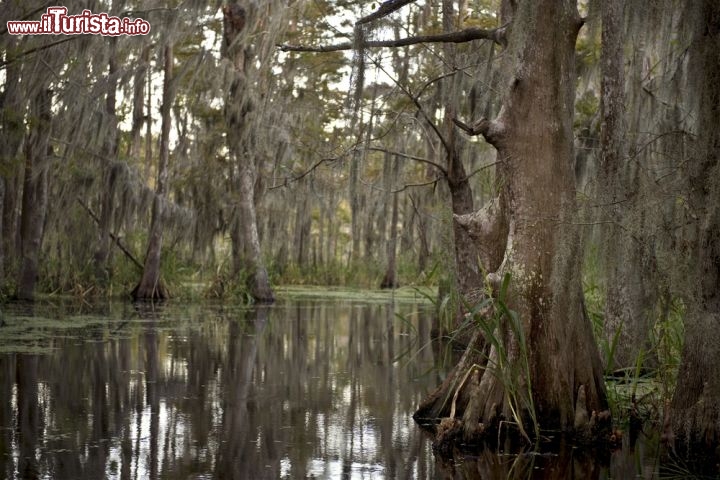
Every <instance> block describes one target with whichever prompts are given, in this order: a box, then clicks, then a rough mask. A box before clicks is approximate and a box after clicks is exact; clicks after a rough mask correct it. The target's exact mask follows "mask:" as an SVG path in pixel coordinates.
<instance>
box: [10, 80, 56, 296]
mask: <svg viewBox="0 0 720 480" xmlns="http://www.w3.org/2000/svg"><path fill="white" fill-rule="evenodd" d="M51 106H52V91H51V90H48V89H46V88H41V89H40V90H39V91H38V93H37V94H36V95H35V97H34V98H33V100H32V108H31V115H32V118H33V119H34V120H35V123H34V124H33V125H32V126H31V128H30V133H29V135H28V138H27V140H26V143H25V176H24V184H23V196H22V217H21V223H20V235H21V238H22V241H21V261H20V272H19V276H18V283H17V297H18V298H19V299H22V300H32V299H33V297H34V294H35V284H36V282H37V278H38V274H39V262H40V249H41V247H42V238H43V228H44V224H45V215H46V212H47V171H48V164H49V160H48V158H47V157H48V154H51V153H52V152H51V150H50V131H51V115H52V113H51Z"/></svg>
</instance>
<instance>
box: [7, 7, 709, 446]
mask: <svg viewBox="0 0 720 480" xmlns="http://www.w3.org/2000/svg"><path fill="white" fill-rule="evenodd" d="M530 3H532V2H515V1H510V0H508V1H493V0H442V1H440V0H438V1H424V2H423V1H418V2H408V1H397V0H395V1H391V2H385V3H384V4H383V5H385V6H392V5H402V6H403V7H404V8H393V9H392V10H389V11H388V12H387V13H383V14H382V15H377V16H375V17H373V12H382V8H380V9H379V10H378V8H379V7H380V4H378V3H373V2H364V1H342V0H338V1H324V0H311V1H302V0H296V1H291V0H286V1H281V0H269V1H261V2H256V1H252V0H247V1H243V2H239V3H236V4H233V5H230V6H223V5H222V3H221V2H217V1H214V2H202V1H197V0H189V1H182V2H180V1H169V2H164V3H162V2H156V4H153V6H152V8H149V7H148V6H147V4H146V2H136V1H132V0H115V1H99V0H98V1H70V2H67V3H66V4H65V6H67V7H68V10H69V11H70V12H71V13H73V12H76V13H79V12H80V11H81V10H82V9H84V8H88V9H90V10H91V11H92V12H94V13H95V12H108V13H110V14H112V15H117V16H120V17H123V16H131V17H139V18H143V19H145V20H147V21H148V22H150V24H151V25H152V30H151V32H150V34H149V35H144V36H121V37H115V38H109V37H100V36H82V35H78V36H42V35H41V36H27V35H26V36H13V35H9V34H8V32H7V29H5V27H4V25H5V24H6V22H7V21H8V20H22V19H28V20H36V19H39V17H40V15H41V14H42V13H44V12H45V9H46V8H47V6H48V4H47V3H46V2H41V1H36V2H20V1H13V0H11V1H7V0H6V1H4V2H3V3H2V7H1V8H0V12H1V16H2V25H3V27H2V28H3V31H2V34H1V35H0V42H1V43H0V51H2V64H1V67H0V68H1V70H0V78H2V96H1V97H0V105H1V110H0V111H1V118H0V124H1V130H0V137H2V138H0V148H1V149H2V150H1V151H0V155H1V156H2V161H1V163H0V209H1V213H2V217H1V218H2V221H1V222H0V227H1V232H0V238H1V239H2V241H1V242H0V287H1V289H2V294H3V296H7V297H17V298H20V299H32V298H33V297H35V296H36V295H37V294H40V293H43V294H48V293H49V294H59V293H68V294H72V295H77V296H80V297H87V296H106V295H110V296H118V295H127V294H129V293H131V292H132V295H133V296H134V297H136V298H165V297H168V296H176V297H177V296H188V297H223V298H227V297H230V298H248V299H250V298H254V299H255V300H257V301H270V300H272V299H273V297H274V294H273V291H272V287H271V285H277V284H298V283H305V284H322V285H352V286H362V287H381V286H382V287H393V288H394V287H397V286H399V285H433V286H439V287H440V288H439V291H440V295H439V299H438V304H439V305H443V306H446V307H447V310H448V311H449V313H448V314H447V315H444V316H443V318H444V319H445V321H446V325H443V326H441V327H442V328H445V329H447V330H452V329H453V328H455V327H457V326H458V322H460V321H461V314H462V312H464V311H467V310H468V309H471V307H472V305H474V304H475V303H474V302H478V301H480V299H482V298H485V297H486V294H488V292H490V293H492V292H495V293H497V290H498V288H499V284H500V283H502V275H501V276H500V277H499V278H498V274H501V273H508V271H509V270H512V268H510V269H508V268H507V265H508V262H510V263H512V262H513V261H519V260H518V259H525V260H526V262H530V261H531V260H530V253H528V252H529V250H527V249H526V250H521V249H520V247H521V246H522V245H525V243H523V242H524V241H526V240H528V239H532V238H534V236H536V237H537V238H545V237H546V236H548V235H551V234H552V235H555V232H556V229H557V231H561V232H563V233H562V234H560V235H561V238H560V240H557V239H556V241H553V242H552V243H551V244H549V245H550V246H549V247H548V248H551V249H552V252H551V254H552V255H551V257H548V258H542V259H539V260H538V262H539V263H538V264H539V265H540V264H542V265H541V266H542V268H545V267H544V266H545V265H546V263H543V262H549V263H547V265H550V263H552V265H553V266H555V265H558V264H562V265H561V268H560V267H558V268H557V269H554V270H553V271H552V272H553V273H552V278H550V279H548V280H545V281H546V282H549V281H552V282H555V281H556V280H557V278H559V277H558V275H560V274H559V273H558V272H566V273H567V275H566V280H567V284H568V285H569V286H568V287H567V288H564V287H563V288H555V290H553V292H555V294H558V292H560V293H559V295H565V298H567V303H568V305H569V306H567V307H566V310H553V311H551V312H550V313H552V314H553V315H555V314H562V315H566V316H568V317H573V315H575V314H576V313H577V312H580V311H582V312H583V313H584V312H587V314H588V317H587V318H588V319H589V320H590V323H589V324H590V325H591V326H592V328H593V331H594V334H595V337H596V338H597V339H598V343H599V345H600V348H599V350H600V356H601V360H602V362H603V365H602V368H604V369H605V370H608V371H616V370H622V369H633V368H635V369H639V368H640V367H642V368H651V369H656V370H657V371H658V372H660V375H665V376H667V379H666V380H667V381H665V382H664V383H663V386H664V387H663V388H665V389H666V391H665V392H663V396H664V397H665V398H666V399H668V401H669V400H670V398H671V395H672V392H673V391H674V390H675V389H674V382H675V378H676V375H677V370H678V368H682V369H684V370H683V371H685V372H692V373H693V374H692V375H691V377H692V379H689V380H688V381H690V383H691V385H689V386H687V388H683V389H681V393H683V394H685V395H687V396H688V398H683V397H682V395H678V396H676V397H675V399H674V402H675V405H676V407H678V408H679V407H681V406H683V405H685V404H686V403H687V402H689V401H690V400H689V399H690V398H691V397H692V398H693V399H695V398H698V397H702V398H704V402H705V403H703V404H702V405H700V406H698V407H697V408H696V410H694V411H693V412H691V413H689V414H688V415H687V416H686V417H684V419H681V420H678V421H677V427H676V430H683V428H685V429H686V430H687V431H689V432H696V433H698V431H697V428H696V427H697V426H698V425H703V427H702V428H701V429H700V430H701V432H700V433H698V435H699V436H698V438H708V435H710V437H711V438H714V439H716V438H717V435H718V434H719V433H718V432H720V429H718V428H717V427H718V426H719V425H720V416H719V415H718V412H720V403H719V402H720V395H718V394H720V381H719V380H718V378H717V376H714V375H713V374H712V368H713V367H712V365H714V363H713V362H712V361H710V360H712V359H715V360H720V346H718V345H717V343H718V341H717V336H716V335H714V334H713V332H717V323H718V320H719V319H718V311H720V297H719V295H718V293H717V292H718V281H719V279H720V274H719V271H720V268H719V267H718V265H719V264H720V261H719V260H718V259H719V258H720V241H719V240H718V238H719V235H720V233H719V228H718V227H719V226H720V218H719V215H718V205H717V203H718V202H717V201H718V198H720V191H719V182H718V180H717V179H718V178H720V177H719V176H718V150H719V148H720V146H719V145H720V136H719V135H718V133H717V131H716V130H717V125H718V124H720V107H719V106H718V103H719V94H718V91H720V87H719V85H720V79H719V74H720V59H719V58H718V52H720V45H719V42H720V40H719V39H720V36H719V35H718V30H719V29H720V12H719V10H720V9H719V8H718V6H717V5H715V4H714V2H713V1H711V0H705V1H697V2H696V1H690V0H688V1H684V2H677V1H669V0H657V1H652V2H645V1H642V2H641V1H637V2H627V4H626V3H625V2H616V1H607V2H600V1H592V0H590V1H587V2H579V5H578V7H579V17H578V21H577V32H579V33H577V32H575V31H573V33H572V35H570V33H567V32H570V27H568V30H567V32H566V33H565V34H563V33H562V31H561V27H562V25H563V22H564V21H565V20H566V19H567V18H569V17H567V18H566V17H565V16H563V15H565V14H566V13H567V12H568V11H571V10H572V11H576V10H575V8H576V7H575V5H574V3H575V2H555V3H557V5H560V4H562V6H561V7H562V8H561V7H560V6H558V7H557V8H555V7H553V8H549V7H548V8H547V9H545V10H543V7H530V6H527V7H526V4H528V5H529V4H530ZM540 3H542V2H540ZM550 3H553V2H550ZM553 5H554V4H553ZM533 8H540V10H538V11H534V10H532V9H533ZM548 12H550V13H548ZM551 13H552V14H557V16H556V17H554V16H553V15H551ZM573 14H574V13H573ZM361 19H362V20H364V21H358V20H361ZM556 19H557V20H558V25H559V26H558V27H557V32H560V33H557V36H556V37H553V39H554V40H553V39H551V38H550V37H547V38H546V37H543V35H544V33H543V32H545V30H542V28H540V30H537V31H538V32H539V33H538V36H537V38H531V35H532V33H528V34H527V35H526V36H522V35H520V33H521V29H522V28H526V29H527V32H535V31H536V29H538V28H539V27H537V24H540V25H541V26H542V25H549V24H551V23H553V22H554V20H556ZM523 22H525V23H523ZM543 22H544V23H543ZM568 25H569V23H568ZM552 33H553V35H555V34H556V32H555V30H552ZM576 34H577V38H576V41H573V42H572V45H571V46H570V50H567V51H568V52H570V53H568V55H566V56H563V55H562V54H557V55H555V54H553V55H551V54H550V53H547V55H545V53H544V52H545V51H546V50H547V52H549V48H548V45H552V42H553V41H555V42H556V43H557V42H560V43H562V42H563V41H565V40H567V38H570V37H572V39H573V40H575V35H576ZM563 35H564V36H563ZM408 38H410V39H413V40H412V41H403V39H408ZM535 40H537V46H536V49H537V50H538V51H539V53H537V52H535V53H533V51H532V48H530V47H528V45H530V44H531V43H532V42H533V41H535ZM543 42H545V43H543ZM384 47H389V48H384ZM543 48H545V50H543ZM563 51H565V50H563ZM528 52H530V53H528ZM533 55H535V57H533ZM544 60H546V61H547V62H546V64H545V65H544V66H543V61H544ZM533 62H534V63H533ZM518 65H520V66H523V65H530V66H536V67H537V68H541V67H542V68H547V69H548V70H547V71H548V72H550V74H551V75H555V76H554V77H552V78H551V80H553V81H556V85H560V86H561V87H562V88H558V89H556V90H554V91H552V94H551V95H550V96H552V97H553V98H552V100H548V99H547V98H545V97H544V96H543V95H546V93H547V92H546V91H545V90H542V89H541V88H540V89H536V88H530V89H528V90H524V89H525V88H526V87H525V85H526V84H528V83H530V84H531V85H534V84H532V82H533V79H534V78H535V77H534V76H533V75H535V74H536V73H537V72H533V71H532V69H529V70H528V71H527V72H526V73H527V76H526V77H522V75H518V74H517V71H519V70H521V69H518ZM512 72H516V73H512ZM512 75H515V81H514V82H515V83H512V84H510V82H508V77H509V76H512ZM523 82H525V83H523ZM536 84H537V85H540V86H542V85H541V82H540V81H538V82H536ZM523 92H534V93H527V95H525V96H523ZM538 92H539V93H538ZM535 94H538V95H540V96H538V97H533V96H532V95H535ZM552 101H555V102H556V103H552ZM543 102H545V103H543ZM536 105H539V106H537V108H536ZM513 107H514V108H513ZM522 108H524V111H523V110H520V109H522ZM553 111H556V112H559V113H558V114H557V117H555V116H548V117H543V116H542V115H540V113H542V112H553ZM508 112H510V113H508ZM492 118H502V119H506V120H508V125H510V126H512V125H514V124H517V125H520V126H523V128H525V126H526V125H527V124H530V127H533V128H534V126H538V125H540V126H541V127H542V128H539V129H538V130H537V131H536V133H537V132H540V133H537V135H539V136H542V135H543V134H544V133H543V132H545V130H543V128H545V127H547V128H548V129H549V130H547V131H548V132H554V133H548V135H555V134H556V133H557V132H561V134H563V135H565V136H564V137H563V138H560V139H559V140H558V141H557V142H556V143H557V144H554V145H553V148H556V150H554V152H560V153H561V154H565V153H568V154H571V155H572V160H573V165H572V170H571V175H570V176H568V175H567V172H566V171H565V170H564V169H563V168H561V167H562V164H557V163H548V164H543V163H542V162H540V160H538V162H536V163H535V164H533V163H532V162H531V163H528V164H527V165H535V166H534V167H533V168H534V170H532V171H527V170H525V171H522V172H520V173H518V171H516V170H515V169H514V167H513V165H514V164H513V162H512V160H514V159H515V158H518V159H524V158H525V157H527V158H530V157H532V156H533V155H534V154H535V153H537V158H538V159H544V158H551V157H552V156H553V152H550V151H545V150H543V148H544V147H543V144H542V142H540V143H538V144H534V143H532V141H528V138H530V139H532V135H533V134H534V133H533V132H534V131H531V130H523V128H519V127H518V130H517V131H515V132H513V133H514V134H515V136H513V137H512V138H513V139H514V141H513V142H510V145H508V144H507V143H508V142H506V141H505V140H506V139H504V138H501V137H502V135H500V134H498V133H497V131H495V130H493V128H500V127H498V125H499V124H498V123H497V122H496V123H491V122H490V121H489V120H488V119H492ZM566 120H569V121H570V122H571V125H565V123H567V121H566ZM523 122H524V123H523ZM501 126H502V127H504V125H501ZM530 127H528V128H530ZM566 127H567V128H566ZM565 130H567V131H565ZM518 132H519V133H518ZM528 132H530V133H528ZM564 141H566V142H565V143H563V142H564ZM528 142H529V143H528ZM557 149H559V150H557ZM523 155H525V157H524V156H523ZM517 165H520V166H522V165H524V164H520V163H518V164H517ZM517 165H516V166H517ZM558 165H559V167H558ZM523 172H524V173H523ZM566 191H569V192H571V197H572V198H569V197H568V198H565V197H563V195H564V193H563V192H566ZM516 202H517V204H516ZM528 202H529V203H528ZM527 205H531V207H528V206H527ZM554 210H556V211H561V212H562V214H560V215H558V217H557V218H556V217H552V218H551V219H549V218H550V217H547V218H545V217H544V215H545V214H546V213H548V212H550V213H553V211H554ZM474 212H480V213H474ZM518 219H520V220H518ZM528 219H531V220H532V221H530V220H528ZM548 224H552V225H551V226H548ZM558 225H560V226H561V227H558ZM548 229H552V231H546V230H548ZM548 238H549V237H548ZM478 239H482V241H480V240H478ZM511 239H512V240H513V241H514V243H513V242H511V241H510V240H511ZM538 241H540V240H538ZM512 245H514V247H515V250H514V251H516V252H519V253H516V254H515V256H508V255H507V253H506V251H511V250H512ZM538 245H539V246H538V248H545V247H546V246H547V245H548V244H538ZM556 252H561V253H556ZM504 254H505V256H503V255H504ZM533 261H534V260H533ZM553 262H554V263H553ZM558 262H559V263H558ZM540 271H541V273H542V271H543V270H540ZM495 272H498V274H496V273H495ZM513 272H514V273H517V271H513ZM541 276H542V275H541ZM575 277H578V278H575ZM511 281H513V280H511ZM573 282H577V285H578V287H577V288H575V287H574V286H573ZM516 285H517V284H516ZM548 285H549V284H548ZM548 285H542V287H543V288H545V287H548V288H550V287H551V286H553V285H555V284H553V285H549V286H548ZM580 287H581V288H580ZM523 288H524V287H523V286H522V285H520V287H518V292H519V293H518V294H519V295H521V296H522V295H528V294H527V292H526V291H525V290H523ZM538 288H539V287H538ZM538 295H540V294H538ZM538 298H539V302H540V305H541V306H542V298H543V297H542V295H540V296H539V297H538ZM535 300H537V298H536V299H535ZM531 303H532V302H531ZM556 304H557V302H556ZM533 305H535V304H533ZM526 307H527V312H528V315H530V316H528V317H526V318H530V317H531V316H532V315H535V313H534V312H535V310H533V308H534V307H533V306H532V305H530V306H527V305H525V304H522V303H520V304H519V307H518V311H519V312H520V314H524V313H525V311H524V309H525V308H526ZM457 312H460V313H457ZM533 318H534V317H533ZM573 318H574V317H573ZM571 325H574V324H571ZM528 328H531V327H528ZM573 328H574V327H573ZM571 332H572V333H571V336H572V335H577V336H578V337H579V338H581V339H582V338H584V337H583V335H584V333H583V332H584V330H583V329H582V328H581V327H578V329H577V332H575V330H572V331H571ZM516 335H517V333H516ZM575 338H576V337H574V336H573V337H572V339H575ZM711 338H715V340H710V339H711ZM579 343H581V344H582V341H580V342H579ZM683 345H684V348H685V351H686V354H685V358H686V361H685V363H683V365H684V366H683V367H679V366H678V365H679V364H680V358H681V349H682V348H683ZM531 353H532V352H531ZM566 353H567V352H566ZM588 358H589V359H590V360H588V362H587V363H588V364H592V358H594V357H593V354H592V353H590V354H588ZM578 362H579V363H578V364H580V363H582V360H578ZM693 362H695V363H693ZM532 365H534V363H532V364H531V367H532ZM549 367H552V364H549ZM532 368H534V367H532ZM593 368H595V367H593ZM593 368H590V370H591V372H589V373H588V372H585V371H583V372H581V373H577V375H578V378H580V377H582V376H583V375H586V376H588V378H593V376H594V375H595V373H594V370H593ZM580 370H581V369H580V367H578V369H577V370H576V372H580ZM535 373H538V372H535ZM540 373H542V372H540ZM528 376H533V374H531V373H528ZM681 378H683V376H682V375H681ZM585 385H587V383H585ZM571 387H572V386H571ZM533 388H541V387H540V386H539V384H536V385H534V386H533ZM572 388H573V390H572V391H571V392H570V393H571V394H570V398H571V400H570V402H571V403H573V405H571V408H570V412H571V413H570V415H571V416H572V415H574V413H572V411H573V410H574V409H575V405H574V402H573V400H572V399H573V398H577V396H579V394H578V390H577V388H574V387H572ZM587 388H588V394H587V395H588V399H590V397H591V393H590V392H589V388H590V387H587ZM598 388H599V387H598ZM599 390H602V389H601V388H599ZM584 395H585V391H584V390H583V396H584ZM603 395H604V394H603V393H601V394H600V397H599V400H598V402H599V403H598V405H599V407H598V408H600V406H602V405H603V403H604V400H603V398H602V397H603ZM530 396H531V397H532V395H530ZM593 401H594V400H593ZM588 403H590V400H588ZM540 407H542V406H540ZM541 409H542V408H541ZM585 413H587V412H585ZM486 414H487V412H486ZM563 415H564V414H563ZM694 429H695V430H694Z"/></svg>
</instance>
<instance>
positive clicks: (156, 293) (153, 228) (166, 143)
mask: <svg viewBox="0 0 720 480" xmlns="http://www.w3.org/2000/svg"><path fill="white" fill-rule="evenodd" d="M164 55H165V67H164V69H165V79H164V81H163V102H162V106H161V107H160V116H161V127H160V156H159V161H158V174H157V184H156V185H155V197H154V198H153V205H152V218H151V220H150V236H149V238H148V246H147V253H146V254H145V265H144V268H143V274H142V278H141V279H140V283H139V284H138V285H137V287H135V290H133V292H132V296H133V298H134V299H136V300H143V299H151V300H162V299H165V298H167V297H168V292H167V289H166V288H165V286H164V285H163V283H162V281H161V279H160V257H161V254H162V240H163V229H164V222H163V209H164V204H165V195H166V191H167V181H168V160H169V157H170V121H171V120H170V112H171V108H172V103H173V99H174V96H175V95H174V90H175V89H174V88H173V85H172V75H173V47H172V44H170V43H168V44H167V45H165V49H164Z"/></svg>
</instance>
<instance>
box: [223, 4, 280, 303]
mask: <svg viewBox="0 0 720 480" xmlns="http://www.w3.org/2000/svg"><path fill="white" fill-rule="evenodd" d="M223 14H224V19H225V20H224V23H223V26H224V44H223V56H225V57H226V58H228V59H229V60H230V61H231V62H232V66H233V81H232V84H231V86H230V92H229V93H228V97H227V101H226V105H225V124H226V127H227V142H228V148H229V150H230V153H231V154H232V155H233V156H234V157H235V160H236V162H237V167H238V183H237V186H238V190H237V193H238V205H237V212H238V213H237V214H238V219H237V220H236V221H239V223H238V225H237V228H238V231H237V232H236V236H235V238H234V241H236V242H239V244H240V247H239V248H238V247H233V248H235V249H236V251H237V252H238V254H239V256H240V259H241V262H239V263H241V264H242V266H243V267H244V270H245V271H246V273H247V274H248V288H249V290H250V295H252V297H253V298H254V299H255V300H257V301H260V302H273V301H274V300H275V296H274V295H273V292H272V289H271V288H270V279H269V278H268V273H267V270H266V269H265V265H264V263H263V261H262V251H261V250H260V237H259V235H258V228H257V213H256V210H255V180H256V177H257V171H256V167H255V161H254V158H253V155H252V150H251V148H250V147H249V142H250V136H251V135H250V134H249V132H247V131H246V130H247V128H248V126H249V122H248V118H247V116H248V114H249V113H250V112H251V111H252V107H253V106H252V102H251V100H250V97H249V95H247V92H246V89H248V88H250V86H249V85H248V82H247V78H246V69H247V68H248V64H249V62H250V59H249V58H247V57H248V53H250V52H249V51H246V48H247V41H248V40H247V38H243V37H242V35H245V34H246V32H245V31H244V30H245V27H246V24H247V23H248V21H247V20H248V18H247V17H248V12H247V10H246V9H245V8H243V7H242V6H240V5H239V4H237V3H230V4H228V5H227V6H225V7H223ZM235 273H238V272H235Z"/></svg>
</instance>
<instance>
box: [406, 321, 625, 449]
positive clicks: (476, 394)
mask: <svg viewBox="0 0 720 480" xmlns="http://www.w3.org/2000/svg"><path fill="white" fill-rule="evenodd" d="M489 350H490V348H489V346H488V344H487V343H486V342H485V341H484V340H483V337H482V335H481V334H480V332H479V331H476V332H475V334H474V335H473V337H472V338H471V339H470V342H469V343H468V345H467V348H466V350H465V353H464V354H463V356H462V358H461V359H460V361H459V362H458V364H457V365H456V366H455V367H454V368H453V369H452V370H451V371H450V373H449V374H448V376H447V377H446V378H445V380H444V381H443V383H442V384H441V385H440V386H439V387H438V388H437V389H435V390H434V391H433V392H431V393H430V394H429V395H428V396H427V398H426V399H425V400H424V401H423V402H422V403H421V404H420V406H419V408H418V409H417V411H416V412H415V414H414V415H413V419H414V420H415V421H416V422H417V423H418V425H419V426H420V427H421V428H423V429H424V430H426V431H428V432H429V433H431V434H432V435H433V436H434V440H433V450H434V451H435V452H436V453H437V454H438V455H440V456H441V457H451V456H453V455H454V452H457V451H467V450H468V449H469V448H471V449H475V448H477V446H479V445H489V446H495V447H497V446H498V445H496V444H497V443H498V442H500V441H501V437H502V438H504V439H511V440H512V441H518V442H525V444H526V445H527V444H530V443H533V442H538V441H540V440H541V439H547V438H549V437H553V436H555V435H561V436H563V437H564V438H566V439H568V440H571V441H572V442H573V443H575V444H580V445H587V446H605V447H609V446H611V445H613V444H614V443H616V442H617V441H618V439H617V438H613V434H612V428H611V427H612V422H611V415H610V411H609V410H602V411H599V412H598V411H594V410H591V411H588V406H587V399H586V393H585V386H584V385H582V384H581V385H580V387H579V388H578V391H577V392H576V393H577V395H576V397H575V398H574V399H573V404H574V412H575V422H574V424H573V425H572V426H570V428H566V429H564V430H563V429H562V427H561V426H559V425H557V424H556V423H557V422H556V418H553V417H552V416H547V417H542V416H539V415H538V412H537V411H534V412H533V411H530V409H528V408H523V407H521V406H519V404H518V403H514V404H513V402H512V401H511V400H510V396H511V395H512V394H511V393H508V391H512V390H513V389H514V388H515V387H514V386H511V385H503V384H502V381H501V380H499V379H498V378H497V377H496V375H495V373H493V371H492V367H489V366H488V360H487V359H488V355H489ZM490 399H494V400H495V401H492V400H490ZM488 402H491V403H490V404H489V405H488ZM544 425H549V426H550V428H551V429H552V430H544V429H542V427H543V426H544Z"/></svg>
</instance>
